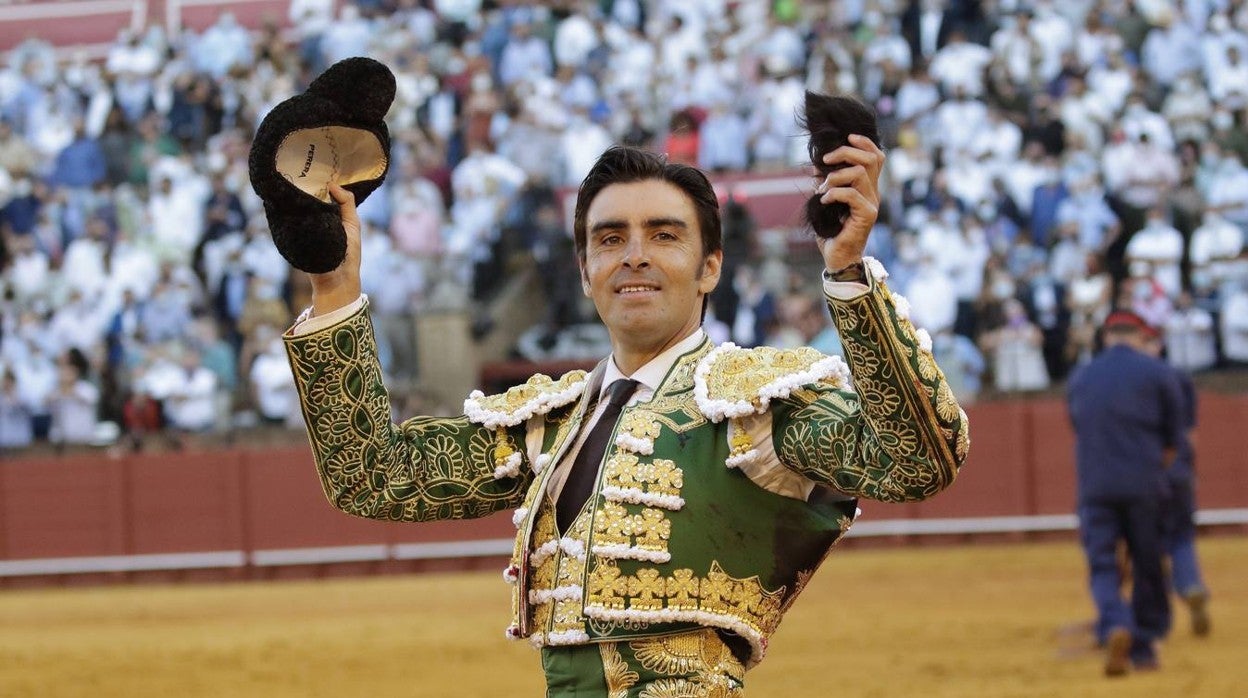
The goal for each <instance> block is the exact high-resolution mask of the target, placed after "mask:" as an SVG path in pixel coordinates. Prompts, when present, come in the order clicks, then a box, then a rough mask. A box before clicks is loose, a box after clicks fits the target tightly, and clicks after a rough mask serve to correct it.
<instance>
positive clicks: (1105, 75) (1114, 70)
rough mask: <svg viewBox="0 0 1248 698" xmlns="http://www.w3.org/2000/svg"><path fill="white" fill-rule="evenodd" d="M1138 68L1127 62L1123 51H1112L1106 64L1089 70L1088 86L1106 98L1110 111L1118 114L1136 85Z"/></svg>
mask: <svg viewBox="0 0 1248 698" xmlns="http://www.w3.org/2000/svg"><path fill="white" fill-rule="evenodd" d="M1137 72H1138V69H1137V68H1135V67H1133V66H1131V65H1130V64H1129V63H1127V60H1126V58H1125V57H1124V55H1123V53H1122V51H1113V52H1110V54H1109V57H1108V58H1107V60H1106V64H1105V65H1094V66H1093V67H1092V68H1091V69H1090V70H1089V71H1088V87H1089V88H1091V90H1092V92H1094V93H1096V94H1097V95H1099V96H1100V97H1101V99H1103V100H1105V106H1106V107H1108V108H1109V111H1110V113H1112V114H1117V113H1118V112H1119V110H1121V109H1122V107H1123V105H1124V104H1126V101H1127V95H1129V94H1131V90H1132V89H1133V88H1134V86H1135V75H1136V73H1137Z"/></svg>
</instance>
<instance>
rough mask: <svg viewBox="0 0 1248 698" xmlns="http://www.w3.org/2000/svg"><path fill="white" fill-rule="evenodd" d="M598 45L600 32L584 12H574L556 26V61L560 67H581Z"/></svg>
mask: <svg viewBox="0 0 1248 698" xmlns="http://www.w3.org/2000/svg"><path fill="white" fill-rule="evenodd" d="M597 45H598V32H597V31H596V30H595V29H594V23H593V22H592V21H590V19H589V17H587V16H585V14H584V13H583V12H573V13H571V14H569V15H568V16H567V17H565V18H564V19H563V20H562V21H561V22H559V26H558V27H556V28H555V38H554V48H555V51H554V54H555V63H556V64H557V65H559V66H560V67H564V66H566V67H570V68H579V67H581V66H583V65H584V64H585V59H586V58H587V57H588V56H589V52H590V51H592V50H594V47H595V46H597Z"/></svg>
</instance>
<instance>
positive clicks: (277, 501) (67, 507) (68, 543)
mask: <svg viewBox="0 0 1248 698" xmlns="http://www.w3.org/2000/svg"><path fill="white" fill-rule="evenodd" d="M968 412H969V414H970V417H971V425H972V448H971V455H970V458H969V459H968V461H967V464H966V465H965V466H964V468H963V470H962V473H961V474H960V475H959V477H958V481H957V482H956V483H955V485H954V486H953V487H952V488H951V489H950V490H949V491H947V492H945V493H942V494H941V495H940V496H938V497H936V498H935V499H933V500H931V501H928V502H922V503H916V504H906V505H898V504H881V503H876V502H864V503H863V504H862V508H863V510H864V517H863V518H862V519H861V520H862V521H882V520H889V519H948V518H968V517H993V516H1024V515H1036V514H1070V513H1072V512H1073V509H1074V506H1073V502H1074V463H1073V458H1074V455H1073V453H1074V438H1073V434H1072V433H1071V429H1070V426H1069V424H1068V422H1067V419H1066V412H1065V406H1064V405H1063V404H1062V402H1061V401H1060V400H1056V399H1041V400H1033V401H1009V402H994V403H985V404H980V405H972V406H971V407H970V409H969V410H968ZM1200 418H1201V426H1200V428H1199V429H1198V431H1197V432H1196V434H1195V446H1196V452H1197V458H1198V460H1197V464H1198V465H1197V467H1198V471H1199V473H1200V477H1199V501H1200V505H1201V508H1202V509H1231V508H1245V507H1248V448H1245V438H1244V434H1245V431H1244V427H1243V425H1245V424H1248V396H1231V395H1220V394H1213V393H1205V394H1203V395H1202V400H1201V415H1200ZM513 530H514V529H513V528H512V526H511V523H510V517H509V516H508V515H507V514H506V513H501V514H499V515H496V516H492V517H489V518H487V519H483V520H478V521H461V522H441V523H430V524H421V525H395V524H390V523H382V522H377V521H367V520H362V519H356V518H352V517H348V516H346V515H344V514H341V513H339V512H337V511H335V510H333V509H332V508H331V507H330V506H329V505H328V504H327V503H326V501H325V496H324V494H323V493H322V492H321V489H320V486H319V482H318V480H317V478H316V477H315V475H314V474H313V466H312V462H311V456H310V454H309V452H308V450H307V448H306V447H288V448H281V449H266V450H248V449H231V450H220V451H200V452H184V453H178V454H138V455H133V456H129V457H125V458H121V459H110V458H107V457H105V456H104V455H102V454H101V455H94V454H80V455H73V456H66V457H62V458H50V457H48V458H38V459H30V460H20V461H16V460H12V459H10V460H8V461H7V462H4V463H3V464H0V563H3V562H4V561H23V560H26V561H29V560H35V559H49V558H92V557H99V556H126V555H155V554H170V553H194V552H217V551H241V552H242V553H243V554H245V555H246V556H247V557H246V560H248V561H250V560H251V558H250V554H251V553H253V552H255V551H274V550H283V551H289V550H291V549H296V550H297V549H307V548H323V547H337V546H361V545H394V544H400V543H428V542H440V541H472V540H485V539H504V538H509V537H510V536H511V535H512V532H513ZM376 564H378V565H384V561H382V562H379V563H376ZM242 573H243V574H244V575H251V576H255V573H256V570H255V569H253V568H252V565H251V563H250V562H245V563H243V570H242ZM10 576H14V575H10ZM16 576H20V575H16ZM4 583H6V582H5V578H4V576H3V575H0V584H4Z"/></svg>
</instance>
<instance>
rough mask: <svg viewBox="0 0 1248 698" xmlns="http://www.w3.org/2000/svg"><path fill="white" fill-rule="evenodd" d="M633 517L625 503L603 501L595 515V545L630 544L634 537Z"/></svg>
mask: <svg viewBox="0 0 1248 698" xmlns="http://www.w3.org/2000/svg"><path fill="white" fill-rule="evenodd" d="M631 522H632V517H630V516H629V515H628V510H627V509H625V508H624V505H622V504H617V503H616V502H608V501H604V502H602V504H601V506H600V507H599V509H598V513H597V515H595V516H594V545H628V543H629V541H630V540H631V537H632V526H631Z"/></svg>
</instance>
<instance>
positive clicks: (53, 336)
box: [47, 289, 105, 354]
mask: <svg viewBox="0 0 1248 698" xmlns="http://www.w3.org/2000/svg"><path fill="white" fill-rule="evenodd" d="M98 306H99V303H98V299H97V298H95V297H94V296H90V297H88V296H85V295H83V293H82V292H80V291H78V290H76V289H75V290H71V291H70V292H69V298H68V300H67V302H66V303H65V304H64V305H62V306H61V307H60V308H58V309H57V310H56V312H54V313H53V314H52V320H51V321H50V322H49V323H48V326H47V336H48V337H49V339H50V343H51V345H52V346H53V347H54V348H55V351H56V352H57V353H58V354H60V353H62V352H65V351H68V350H69V349H78V350H79V351H81V352H83V353H84V354H91V353H93V352H94V351H95V349H96V347H97V346H98V345H99V343H100V341H101V340H102V339H103V338H104V321H105V318H104V317H103V314H102V311H101V309H100V308H99V307H98Z"/></svg>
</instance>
